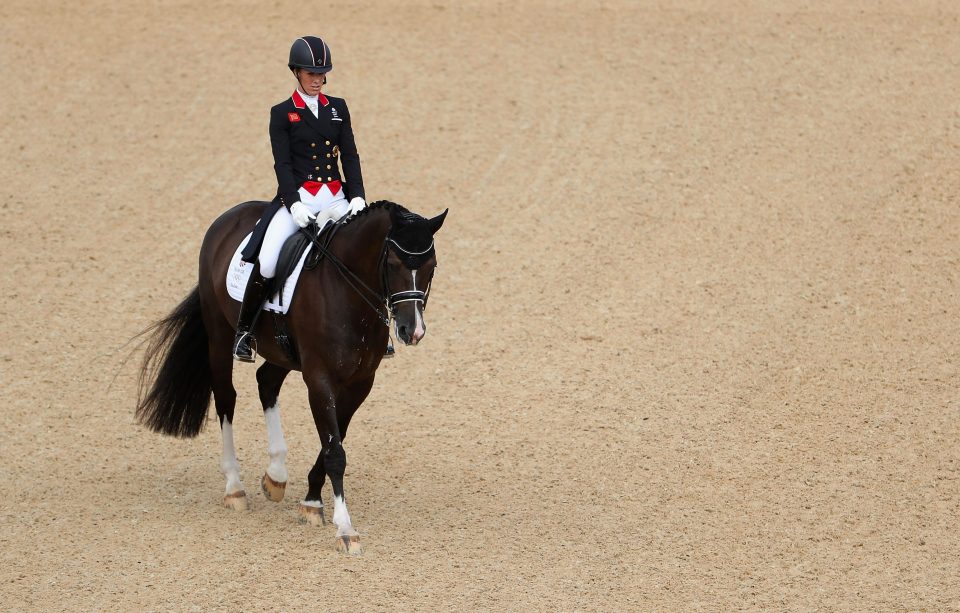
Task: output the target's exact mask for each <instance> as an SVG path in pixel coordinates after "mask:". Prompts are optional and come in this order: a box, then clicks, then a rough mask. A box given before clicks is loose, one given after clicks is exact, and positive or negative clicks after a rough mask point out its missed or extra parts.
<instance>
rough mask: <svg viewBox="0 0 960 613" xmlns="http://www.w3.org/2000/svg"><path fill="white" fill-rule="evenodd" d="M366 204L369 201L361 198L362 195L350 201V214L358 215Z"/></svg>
mask: <svg viewBox="0 0 960 613" xmlns="http://www.w3.org/2000/svg"><path fill="white" fill-rule="evenodd" d="M365 206H367V203H366V202H364V200H363V198H361V197H360V196H357V197H356V198H354V199H353V200H351V201H350V214H351V215H356V214H357V213H359V212H360V211H361V210H362V209H363V207H365Z"/></svg>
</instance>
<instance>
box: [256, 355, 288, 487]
mask: <svg viewBox="0 0 960 613" xmlns="http://www.w3.org/2000/svg"><path fill="white" fill-rule="evenodd" d="M289 372H290V371H289V370H287V369H286V368H283V367H282V366H277V365H275V364H271V363H270V362H266V363H264V364H263V366H261V367H260V368H258V369H257V385H258V387H259V390H260V403H261V404H262V405H263V419H264V421H265V422H266V424H267V453H268V454H269V455H270V465H269V466H268V467H267V472H266V473H264V475H263V478H261V479H260V487H261V488H263V495H264V496H266V497H267V500H272V501H273V502H280V501H281V500H283V494H284V492H286V489H287V443H286V441H284V439H283V427H282V426H281V425H280V403H279V401H278V397H279V396H280V386H281V385H283V380H284V379H285V378H286V376H287V373H289Z"/></svg>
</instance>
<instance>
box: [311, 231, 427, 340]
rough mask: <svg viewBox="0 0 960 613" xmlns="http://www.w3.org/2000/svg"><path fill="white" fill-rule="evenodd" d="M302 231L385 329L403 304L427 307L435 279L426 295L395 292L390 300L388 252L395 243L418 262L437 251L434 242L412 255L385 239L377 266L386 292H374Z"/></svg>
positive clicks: (412, 291) (317, 240)
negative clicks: (375, 315)
mask: <svg viewBox="0 0 960 613" xmlns="http://www.w3.org/2000/svg"><path fill="white" fill-rule="evenodd" d="M336 223H339V222H336ZM300 231H301V232H303V233H304V234H305V235H306V236H307V237H308V238H309V239H310V242H312V243H313V246H314V247H316V249H317V251H319V252H320V253H321V254H323V255H324V256H325V257H326V258H327V259H328V260H330V262H331V263H332V264H333V265H334V267H335V268H336V269H337V272H339V273H340V276H342V277H343V280H344V281H346V282H347V284H348V285H350V287H352V288H353V290H354V291H355V292H357V294H358V295H359V296H360V298H362V299H363V301H364V302H366V303H367V305H369V306H370V308H372V309H373V310H374V311H375V312H376V314H377V317H378V318H379V319H380V322H381V323H383V325H385V326H386V327H387V328H389V327H390V315H391V313H395V311H396V308H397V305H398V304H400V303H402V302H419V303H421V304H422V305H423V306H422V307H421V310H423V309H425V308H426V307H427V298H428V297H429V295H430V286H431V284H432V283H433V279H432V278H431V279H430V281H429V282H428V283H427V291H425V292H421V291H420V290H418V289H413V290H406V291H402V292H395V293H393V294H390V295H389V297H388V296H387V291H389V287H390V286H389V284H388V283H387V267H386V265H385V264H386V260H387V249H388V248H389V245H390V243H393V247H394V249H396V250H397V251H400V252H401V253H403V254H404V255H405V256H407V257H414V258H415V257H421V256H424V255H426V254H428V253H430V252H431V251H432V250H433V245H434V243H433V241H432V240H431V241H430V246H429V247H427V248H426V249H424V250H423V251H408V250H406V249H404V248H403V247H401V246H400V244H399V243H397V241H395V240H393V239H392V238H390V237H389V236H387V238H385V239H384V241H383V249H382V250H381V252H380V260H379V263H378V264H377V267H378V268H379V271H380V284H381V288H382V289H381V291H380V292H377V291H375V290H373V289H372V288H371V287H370V286H369V285H367V284H366V283H364V282H363V279H361V278H360V277H358V276H357V275H356V273H354V272H353V271H352V270H350V269H349V268H348V267H347V265H346V264H344V263H343V262H342V261H341V260H340V258H338V257H336V256H335V255H333V253H331V252H330V250H329V249H327V248H326V247H325V246H324V245H322V244H321V243H320V239H319V238H318V237H317V235H316V234H315V233H313V232H310V231H308V230H307V229H306V228H301V229H300ZM371 297H372V298H373V300H371ZM378 303H379V304H385V305H386V308H387V314H386V316H384V314H383V312H382V311H381V310H380V306H379V304H378Z"/></svg>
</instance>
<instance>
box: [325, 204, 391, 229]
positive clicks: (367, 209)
mask: <svg viewBox="0 0 960 613" xmlns="http://www.w3.org/2000/svg"><path fill="white" fill-rule="evenodd" d="M394 207H399V208H400V209H401V210H403V211H406V209H404V208H403V207H402V206H400V205H399V204H397V203H396V202H390V201H389V200H377V201H376V202H371V203H370V204H368V205H367V206H365V207H363V208H362V209H360V210H359V211H357V212H356V213H354V214H353V215H351V216H350V217H347V218H346V219H344V220H343V221H342V222H340V223H341V225H343V226H347V225H350V224H351V223H353V222H355V221H356V220H358V219H360V218H362V217H365V216H366V215H369V214H370V212H371V211H374V210H377V209H385V210H388V211H389V210H390V209H392V208H394Z"/></svg>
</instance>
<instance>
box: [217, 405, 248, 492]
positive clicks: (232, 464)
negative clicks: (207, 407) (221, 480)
mask: <svg viewBox="0 0 960 613" xmlns="http://www.w3.org/2000/svg"><path fill="white" fill-rule="evenodd" d="M220 435H221V436H222V437H223V456H222V457H221V458H220V470H222V471H223V474H224V476H226V478H227V489H226V493H227V494H233V493H235V492H242V491H243V483H242V482H241V481H240V462H238V461H237V452H236V450H235V449H234V447H233V424H232V423H230V420H229V419H227V418H226V417H224V418H223V425H222V426H221V427H220Z"/></svg>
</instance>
